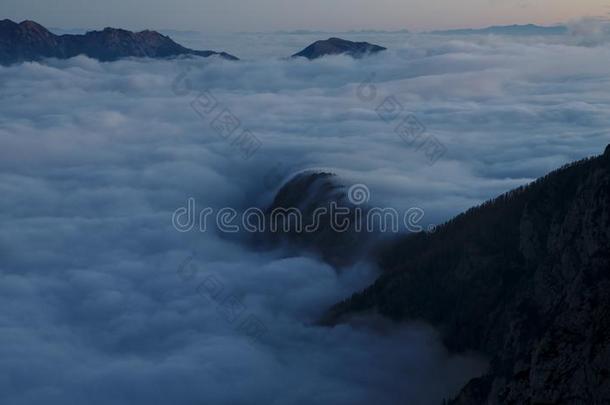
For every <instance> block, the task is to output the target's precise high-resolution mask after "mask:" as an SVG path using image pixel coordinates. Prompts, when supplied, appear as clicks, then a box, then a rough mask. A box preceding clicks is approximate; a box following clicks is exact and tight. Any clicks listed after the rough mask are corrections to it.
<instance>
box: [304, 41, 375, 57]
mask: <svg viewBox="0 0 610 405" xmlns="http://www.w3.org/2000/svg"><path fill="white" fill-rule="evenodd" d="M385 49H386V48H384V47H382V46H379V45H374V44H370V43H368V42H352V41H348V40H346V39H342V38H337V37H331V38H328V39H327V40H320V41H316V42H314V43H313V44H311V45H309V46H308V47H307V48H305V49H303V50H302V51H300V52H298V53H295V54H294V55H292V57H293V58H295V57H305V58H307V59H310V60H311V59H317V58H321V57H322V56H326V55H342V54H345V55H349V56H351V57H353V58H361V57H363V56H365V55H368V54H373V53H377V52H381V51H384V50H385Z"/></svg>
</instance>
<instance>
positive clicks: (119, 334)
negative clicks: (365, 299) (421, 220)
mask: <svg viewBox="0 0 610 405" xmlns="http://www.w3.org/2000/svg"><path fill="white" fill-rule="evenodd" d="M576 28H578V27H576ZM189 35H191V38H190V40H189V41H190V42H189V41H187V42H189V43H187V45H190V46H194V47H197V48H204V49H205V48H212V49H219V50H225V51H228V52H231V53H234V54H236V55H237V56H240V57H242V58H243V59H244V60H242V61H240V62H236V63H234V62H228V61H223V60H219V59H214V58H212V59H178V60H170V61H153V60H124V61H119V62H114V63H98V62H96V61H94V60H91V59H88V58H85V57H77V58H73V59H70V60H66V61H57V60H51V61H47V62H45V63H25V64H22V65H18V66H11V67H0V195H1V196H2V198H1V199H0V216H1V224H2V226H1V227H0V258H1V260H0V308H1V309H0V359H2V360H1V361H0V402H2V403H6V404H11V405H13V404H38V403H46V404H82V403H90V404H108V403H112V404H168V403H174V404H201V403H210V404H211V403H219V404H250V403H274V404H301V403H302V404H305V403H320V404H357V403H368V402H373V401H375V402H378V403H418V404H428V403H431V404H436V403H439V402H440V401H441V400H442V399H443V398H447V397H451V396H452V395H454V394H455V393H456V391H457V390H458V389H459V388H460V387H461V386H462V385H463V384H464V383H465V382H467V381H468V380H469V379H470V378H472V377H475V376H477V375H480V374H482V373H483V372H484V370H485V368H486V364H485V359H484V358H482V357H481V356H479V355H477V354H473V353H462V354H450V353H447V351H446V350H445V349H444V348H443V346H442V344H441V339H440V338H439V336H438V335H437V333H436V332H435V331H434V330H431V329H430V328H429V327H427V326H425V325H421V324H416V323H414V324H408V325H394V324H391V323H389V322H387V321H384V320H382V319H378V318H376V317H375V316H373V315H371V316H365V317H362V318H357V319H354V320H352V321H351V322H349V323H346V324H344V325H340V326H337V327H335V328H323V327H319V326H316V324H315V321H316V320H317V319H318V317H319V316H320V315H321V314H322V313H323V312H324V310H325V309H326V308H328V307H329V306H330V305H332V304H333V303H335V302H337V301H338V300H341V299H343V298H345V297H347V296H349V294H350V293H351V292H354V291H356V290H359V289H361V288H363V287H365V286H366V285H368V284H369V283H370V282H372V281H373V280H374V279H375V277H376V274H377V273H376V272H377V270H376V269H375V268H374V266H372V265H371V264H367V263H359V264H357V265H355V266H353V268H350V269H344V271H342V272H340V273H337V271H336V270H335V269H333V268H332V267H330V266H329V265H327V264H325V263H322V262H321V261H319V260H317V259H316V258H314V257H310V256H307V255H302V256H300V255H287V254H286V252H282V251H279V250H278V251H265V252H260V251H256V250H252V249H251V248H249V247H248V246H245V245H242V244H240V243H239V242H238V241H236V240H235V239H232V238H226V237H224V236H223V235H220V234H218V233H215V232H206V233H198V232H194V233H180V232H177V231H176V230H175V229H174V228H173V227H172V222H171V221H172V213H173V212H174V211H175V210H176V208H178V207H181V206H184V205H185V203H186V201H187V199H188V198H191V197H192V198H195V200H196V201H197V202H198V203H203V204H205V205H206V206H209V207H215V208H218V207H225V206H229V207H233V208H235V209H238V210H241V209H245V208H247V207H249V206H252V205H255V206H264V205H265V204H266V203H268V202H269V201H270V199H271V198H272V197H273V194H274V192H275V191H276V189H277V187H278V186H279V184H278V183H277V182H275V181H269V178H270V174H272V175H271V178H273V179H277V178H282V177H283V176H289V175H290V173H292V172H295V171H299V170H302V169H307V168H324V169H326V170H331V171H333V172H335V173H337V174H339V176H340V178H341V179H342V180H343V181H344V182H345V183H346V184H347V185H349V184H352V183H362V184H365V185H367V187H369V189H370V190H371V200H370V203H371V204H372V205H380V206H389V207H395V208H396V209H402V208H405V207H413V206H417V207H421V208H422V209H424V210H425V212H426V221H428V223H440V222H442V221H444V220H447V219H449V218H450V217H451V216H453V215H455V214H457V213H459V212H461V211H462V210H464V209H466V208H468V207H470V206H472V205H475V204H478V203H480V202H482V201H484V200H486V199H488V198H491V197H493V196H495V195H497V194H500V193H502V192H505V191H508V190H510V189H511V188H513V187H515V186H518V185H522V184H524V183H527V182H528V181H530V180H532V179H534V178H536V177H538V176H540V175H543V174H545V173H546V172H548V171H550V170H552V169H554V168H557V167H559V166H561V165H562V164H565V163H568V162H570V161H573V160H576V159H580V158H583V157H586V156H590V155H595V154H599V153H601V152H602V151H603V148H604V147H605V145H606V144H607V143H608V142H610V130H609V122H610V63H609V62H610V43H609V42H608V40H607V38H608V35H607V32H606V31H604V30H603V29H601V30H600V29H595V30H591V29H589V30H587V29H583V28H582V27H581V28H579V29H578V30H577V29H575V30H572V31H571V34H570V35H568V36H561V37H552V38H551V37H549V38H544V37H537V38H529V37H528V38H512V37H511V38H508V37H478V36H471V37H459V38H458V37H456V38H452V37H447V36H440V35H436V36H433V35H416V34H406V33H368V34H367V33H356V34H355V33H352V34H349V35H346V36H347V37H348V39H366V40H368V41H370V42H374V43H378V44H380V45H384V46H387V47H388V48H389V50H388V51H387V52H384V53H382V54H379V55H377V56H375V57H369V58H364V59H361V60H353V59H350V58H347V57H343V56H337V57H328V58H323V59H320V60H316V61H311V62H310V61H307V60H287V59H281V57H283V56H288V55H290V54H291V53H294V52H296V51H298V50H300V49H301V48H302V47H304V46H305V45H307V44H308V43H309V42H311V41H312V40H313V39H319V38H320V37H322V38H324V37H325V36H324V35H322V36H321V34H235V35H231V36H228V35H225V36H222V37H215V38H213V40H210V41H209V42H212V43H211V44H210V43H207V42H205V38H200V37H197V36H194V37H193V36H192V34H189ZM328 36H330V35H328ZM177 39H180V38H177ZM363 83H364V84H366V85H367V86H371V85H372V86H374V95H375V97H366V98H363V97H361V96H358V94H359V93H358V89H359V88H360V89H361V88H362V86H363ZM369 88H370V87H369ZM202 94H205V95H212V96H213V98H214V99H215V100H216V101H217V102H218V103H219V104H220V105H222V106H223V108H226V109H227V110H228V111H229V112H230V113H231V114H232V116H234V117H236V118H238V119H239V121H240V130H241V129H247V130H248V131H251V132H250V133H251V134H253V136H255V137H256V139H257V140H259V141H260V147H259V148H258V149H257V150H256V151H255V152H254V153H253V154H252V155H251V157H250V158H249V159H246V158H245V156H244V154H243V153H242V152H243V151H241V150H240V149H239V145H236V144H232V141H231V139H225V138H224V137H223V136H222V134H220V133H218V131H216V130H214V129H213V128H212V127H211V126H210V117H202V116H201V115H200V114H198V113H197V112H196V111H194V110H193V108H192V107H191V103H192V102H193V100H195V99H196V98H197V97H200V96H201V95H202ZM387 97H394V100H397V101H398V102H399V103H400V105H401V106H402V107H403V108H404V114H412V115H414V116H415V117H417V119H418V120H419V122H421V123H422V124H423V125H424V126H425V128H426V134H429V135H432V136H434V137H435V139H437V140H438V141H439V142H441V143H442V145H444V147H445V148H446V153H445V154H444V155H443V156H442V157H441V158H440V159H439V160H438V161H436V162H435V163H434V164H430V163H431V162H430V160H429V159H428V158H427V157H426V155H425V154H424V153H423V152H422V150H417V148H415V147H413V146H411V145H408V144H407V143H406V142H405V141H404V140H403V139H402V138H401V137H400V136H398V135H397V134H396V132H395V131H394V129H395V127H396V124H397V121H395V120H390V122H386V120H384V119H383V117H380V115H379V113H378V111H376V109H377V107H378V106H379V105H380V104H381V103H382V102H384V101H385V100H386V98H387ZM386 118H387V117H386ZM244 322H245V326H244ZM248 322H250V323H248Z"/></svg>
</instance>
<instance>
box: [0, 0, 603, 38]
mask: <svg viewBox="0 0 610 405" xmlns="http://www.w3.org/2000/svg"><path fill="white" fill-rule="evenodd" d="M609 11H610V1H608V0H578V1H575V0H460V1H455V0H377V1H374V2H373V1H370V0H332V1H329V0H308V1H302V0H256V1H252V0H222V1H221V0H106V1H103V2H100V1H91V0H87V1H84V0H2V2H0V17H2V18H10V19H13V20H18V21H21V20H24V19H32V20H35V21H38V22H40V23H41V24H43V25H45V26H48V27H58V28H88V29H97V28H103V27H106V26H120V27H122V28H128V29H132V30H140V29H147V28H150V29H180V30H197V31H203V32H240V31H273V30H294V29H307V30H327V31H347V30H361V29H380V30H401V29H409V30H412V31H426V30H433V29H448V28H464V27H483V26H489V25H500V24H513V23H519V24H524V23H535V24H545V25H552V24H557V23H562V22H567V21H570V20H575V19H579V18H583V17H598V18H599V17H607V15H608V12H609Z"/></svg>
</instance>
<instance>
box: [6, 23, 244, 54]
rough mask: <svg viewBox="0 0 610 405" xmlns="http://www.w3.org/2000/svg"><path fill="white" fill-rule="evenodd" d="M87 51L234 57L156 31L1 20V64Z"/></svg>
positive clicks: (97, 52)
mask: <svg viewBox="0 0 610 405" xmlns="http://www.w3.org/2000/svg"><path fill="white" fill-rule="evenodd" d="M77 55H86V56H88V57H90V58H94V59H97V60H100V61H104V62H108V61H115V60H118V59H121V58H125V57H148V58H166V57H173V56H179V55H196V56H203V57H208V56H212V55H218V56H220V57H222V58H225V59H230V60H237V58H236V57H235V56H232V55H229V54H227V53H225V52H214V51H196V50H193V49H189V48H185V47H183V46H182V45H179V44H177V43H175V42H174V41H172V40H171V39H170V38H169V37H167V36H164V35H161V34H159V33H158V32H155V31H141V32H131V31H127V30H123V29H116V28H105V29H104V30H103V31H90V32H87V33H86V34H84V35H68V34H66V35H55V34H53V33H51V32H50V31H49V30H47V29H46V28H44V27H43V26H42V25H40V24H37V23H35V22H33V21H23V22H22V23H19V24H17V23H15V22H13V21H11V20H2V21H0V64H4V65H8V64H12V63H18V62H24V61H35V60H40V59H43V58H59V59H66V58H71V57H74V56H77Z"/></svg>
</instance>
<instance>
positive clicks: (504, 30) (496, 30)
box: [429, 24, 568, 35]
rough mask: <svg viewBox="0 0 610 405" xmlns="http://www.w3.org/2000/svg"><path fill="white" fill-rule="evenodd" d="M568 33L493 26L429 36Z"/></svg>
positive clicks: (556, 29)
mask: <svg viewBox="0 0 610 405" xmlns="http://www.w3.org/2000/svg"><path fill="white" fill-rule="evenodd" d="M567 33H568V27H565V26H563V25H556V26H552V27H543V26H540V25H534V24H527V25H502V26H492V27H487V28H480V29H472V28H465V29H457V30H446V31H432V32H429V34H434V35H485V34H494V35H564V34H567Z"/></svg>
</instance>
